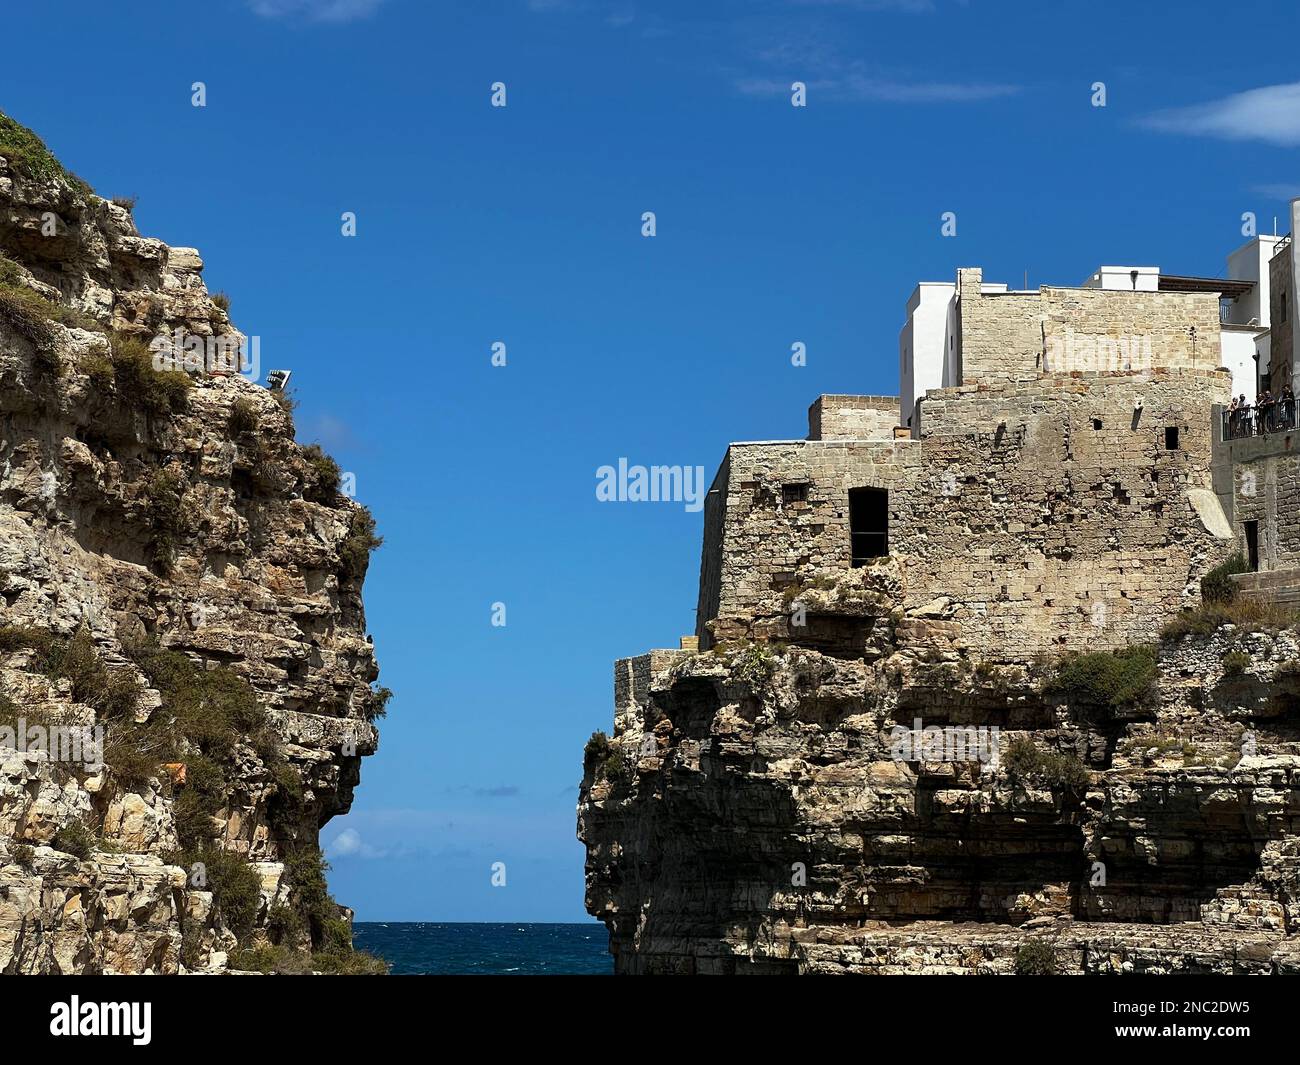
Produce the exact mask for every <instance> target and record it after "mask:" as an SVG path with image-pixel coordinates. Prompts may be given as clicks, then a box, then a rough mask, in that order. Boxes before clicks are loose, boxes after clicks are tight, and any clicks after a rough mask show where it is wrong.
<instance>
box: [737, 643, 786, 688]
mask: <svg viewBox="0 0 1300 1065" xmlns="http://www.w3.org/2000/svg"><path fill="white" fill-rule="evenodd" d="M775 665H776V663H775V661H774V656H773V654H772V648H771V647H770V646H769V645H768V644H765V643H756V642H755V643H749V644H746V645H745V646H744V647H743V648H741V650H740V652H739V653H738V654H737V655H736V657H735V658H733V659H732V662H731V668H732V672H734V673H735V675H736V676H737V677H738V678H739V679H740V680H743V681H744V682H745V683H746V684H748V685H749V686H750V687H751V688H757V687H760V686H761V685H763V684H764V683H766V682H767V681H768V679H770V678H771V676H772V670H773V669H774V668H775Z"/></svg>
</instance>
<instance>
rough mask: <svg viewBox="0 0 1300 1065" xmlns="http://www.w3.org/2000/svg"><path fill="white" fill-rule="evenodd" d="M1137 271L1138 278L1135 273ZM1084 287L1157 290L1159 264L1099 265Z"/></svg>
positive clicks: (1135, 290)
mask: <svg viewBox="0 0 1300 1065" xmlns="http://www.w3.org/2000/svg"><path fill="white" fill-rule="evenodd" d="M1135 271H1136V273H1137V280H1136V283H1135V282H1134V278H1133V274H1134V272H1135ZM1081 287H1082V288H1104V289H1118V290H1121V291H1124V292H1155V291H1157V290H1158V289H1159V288H1160V267H1158V266H1099V267H1097V269H1096V270H1094V271H1093V272H1092V273H1091V274H1089V275H1088V280H1086V281H1085V282H1084V283H1083V285H1082V286H1081Z"/></svg>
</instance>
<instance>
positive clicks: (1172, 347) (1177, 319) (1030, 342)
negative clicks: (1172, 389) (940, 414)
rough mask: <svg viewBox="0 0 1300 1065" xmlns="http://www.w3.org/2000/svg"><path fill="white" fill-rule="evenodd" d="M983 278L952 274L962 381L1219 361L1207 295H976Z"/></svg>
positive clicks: (1083, 291)
mask: <svg viewBox="0 0 1300 1065" xmlns="http://www.w3.org/2000/svg"><path fill="white" fill-rule="evenodd" d="M981 279H982V272H981V271H980V270H976V269H965V270H960V271H958V292H959V294H960V303H959V306H960V318H961V344H962V381H963V383H978V382H981V381H994V380H999V379H1012V380H1029V379H1032V378H1034V377H1036V376H1037V375H1038V374H1040V373H1043V372H1049V373H1070V372H1114V371H1120V372H1141V371H1144V370H1152V369H1203V370H1213V369H1215V368H1216V367H1217V366H1218V364H1219V362H1220V338H1219V304H1218V298H1217V297H1216V296H1215V295H1214V294H1213V293H1204V292H1122V291H1110V290H1102V289H1087V288H1049V287H1043V288H1042V289H1040V290H1039V291H1038V292H1030V293H1020V292H1010V293H982V292H981V290H980V282H981ZM1192 330H1195V332H1194V333H1193V332H1192ZM927 410H928V407H927Z"/></svg>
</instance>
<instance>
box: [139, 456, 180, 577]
mask: <svg viewBox="0 0 1300 1065" xmlns="http://www.w3.org/2000/svg"><path fill="white" fill-rule="evenodd" d="M188 487H189V484H188V482H187V481H186V480H185V475H184V474H182V473H181V472H180V471H179V470H177V469H173V468H168V469H165V470H157V471H155V472H154V474H153V476H152V477H150V478H149V480H148V482H147V483H146V485H145V491H144V501H145V520H146V521H147V522H148V524H149V528H150V531H151V532H152V533H153V536H152V538H151V539H150V541H149V553H150V555H151V557H152V559H153V563H154V565H155V566H157V567H158V568H159V569H161V570H164V571H168V570H170V569H171V567H172V563H173V562H174V561H175V560H176V549H177V548H178V547H179V546H180V541H181V540H182V539H183V537H184V536H185V535H186V534H187V533H188V532H189V526H190V523H189V520H188V517H187V514H186V511H185V491H186V489H187V488H188Z"/></svg>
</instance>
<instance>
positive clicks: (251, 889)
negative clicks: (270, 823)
mask: <svg viewBox="0 0 1300 1065" xmlns="http://www.w3.org/2000/svg"><path fill="white" fill-rule="evenodd" d="M195 862H202V863H203V866H204V871H205V872H206V874H207V878H208V885H207V886H208V890H209V891H211V892H212V899H213V902H214V903H215V904H216V907H217V909H218V910H219V911H220V913H221V921H222V923H223V924H224V925H225V926H226V927H227V928H228V929H230V931H231V932H233V933H234V934H235V938H236V939H237V940H239V941H240V942H243V940H244V939H246V938H247V937H248V935H249V933H250V932H252V930H253V924H254V922H255V921H256V920H257V911H258V909H259V908H260V906H261V903H262V879H261V877H259V876H258V875H257V870H255V869H254V868H253V867H252V866H251V865H249V864H248V862H246V861H245V860H244V859H243V858H242V857H240V856H239V855H238V854H232V853H231V852H230V851H224V850H221V849H220V848H217V847H209V848H207V849H205V850H202V851H198V852H196V853H194V854H193V855H186V860H185V861H184V862H183V863H182V864H184V865H185V866H186V868H190V867H192V866H193V865H194V863H195Z"/></svg>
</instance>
